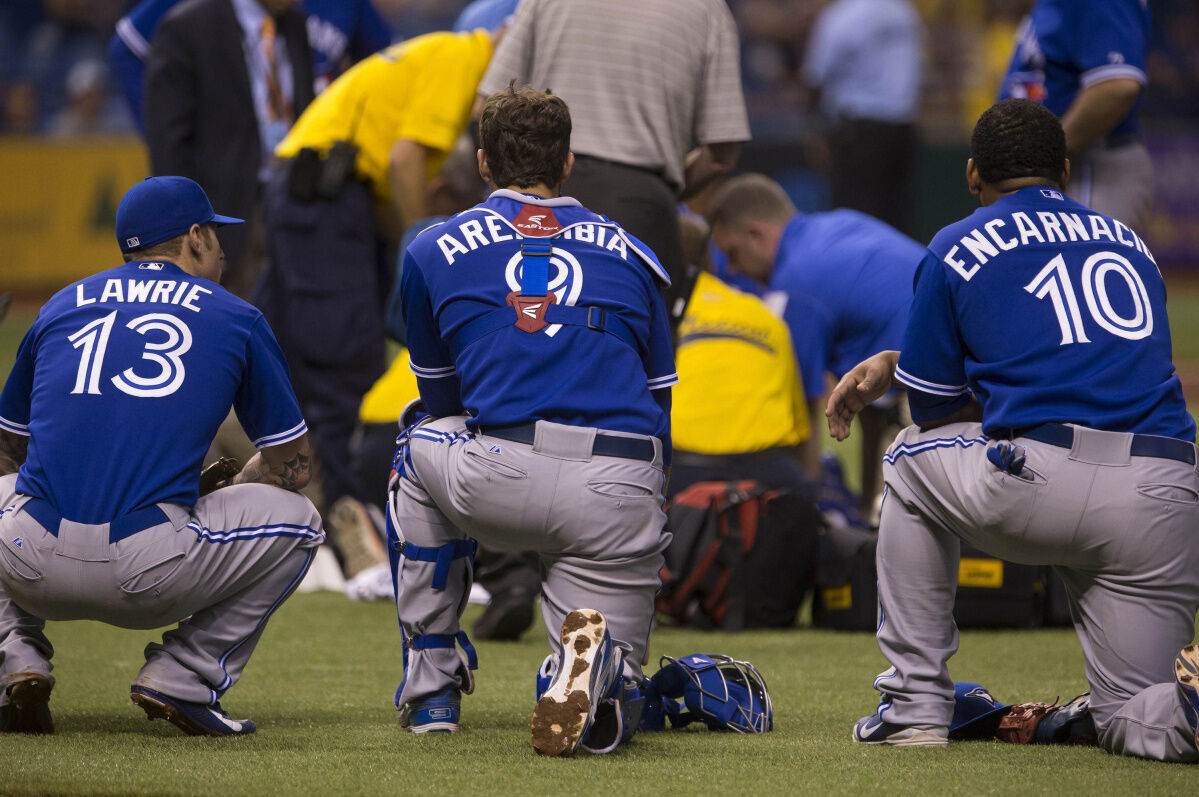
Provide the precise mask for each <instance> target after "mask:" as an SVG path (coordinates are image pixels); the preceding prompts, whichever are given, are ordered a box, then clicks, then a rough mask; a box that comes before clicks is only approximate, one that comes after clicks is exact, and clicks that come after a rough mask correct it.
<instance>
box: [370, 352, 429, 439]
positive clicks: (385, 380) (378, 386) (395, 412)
mask: <svg viewBox="0 0 1199 797" xmlns="http://www.w3.org/2000/svg"><path fill="white" fill-rule="evenodd" d="M419 396H420V389H419V388H418V387H417V386H416V374H414V373H412V369H411V368H409V367H408V350H407V349H400V354H399V356H398V357H396V358H395V361H393V362H392V364H391V367H390V368H388V369H387V373H385V374H383V376H381V377H379V379H378V380H377V381H376V382H375V384H374V385H372V386H371V389H370V390H368V391H366V395H365V396H363V397H362V404H361V405H360V406H359V408H358V420H360V421H362V422H363V423H397V422H398V421H399V420H400V411H401V410H403V409H404V406H405V405H406V404H407V403H408V402H409V401H412V399H414V398H418V397H419Z"/></svg>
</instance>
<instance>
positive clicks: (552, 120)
mask: <svg viewBox="0 0 1199 797" xmlns="http://www.w3.org/2000/svg"><path fill="white" fill-rule="evenodd" d="M570 129H571V126H570V109H569V108H567V107H566V103H565V102H564V101H563V100H562V98H561V97H555V96H554V95H553V94H551V93H550V92H549V91H536V90H534V89H532V88H529V87H528V86H525V87H523V88H519V89H518V88H515V86H514V84H509V85H508V88H506V89H502V90H500V91H497V92H496V93H495V94H492V95H491V96H490V97H488V98H487V102H486V104H485V105H484V106H483V115H482V116H481V117H480V118H479V146H480V147H482V149H483V153H484V155H486V157H487V165H488V167H489V168H490V169H491V179H492V182H494V183H495V185H497V186H499V187H500V188H503V187H506V186H510V185H514V186H516V187H517V188H529V187H532V186H534V185H537V184H538V183H542V184H545V185H547V186H550V187H556V186H559V185H561V184H562V171H563V169H564V168H565V167H566V156H567V155H568V154H569V153H570Z"/></svg>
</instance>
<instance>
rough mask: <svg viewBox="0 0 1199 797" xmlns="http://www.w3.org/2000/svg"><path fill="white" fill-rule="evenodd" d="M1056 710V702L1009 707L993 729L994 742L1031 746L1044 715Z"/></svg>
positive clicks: (1019, 704)
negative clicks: (997, 725)
mask: <svg viewBox="0 0 1199 797" xmlns="http://www.w3.org/2000/svg"><path fill="white" fill-rule="evenodd" d="M1057 708H1058V705H1057V701H1056V700H1055V701H1054V702H1052V703H1017V704H1016V705H1014V706H1009V707H1008V710H1007V711H1006V712H1004V715H1003V717H1002V718H1001V719H1000V720H999V727H998V728H996V729H995V740H996V741H998V742H1007V743H1008V744H1033V743H1034V741H1035V736H1036V732H1037V726H1038V725H1040V724H1041V720H1043V719H1045V715H1047V714H1049V713H1050V712H1051V711H1056V710H1057Z"/></svg>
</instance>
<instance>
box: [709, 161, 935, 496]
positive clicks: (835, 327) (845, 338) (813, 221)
mask: <svg viewBox="0 0 1199 797" xmlns="http://www.w3.org/2000/svg"><path fill="white" fill-rule="evenodd" d="M708 222H709V224H710V226H711V228H712V240H713V241H715V243H716V246H717V247H718V248H720V249H721V250H722V251H723V252H725V254H726V255H728V261H729V268H730V269H731V270H732V271H733V272H736V273H741V274H746V275H748V276H749V277H752V278H753V279H755V280H757V281H758V282H760V283H762V284H764V285H765V286H766V291H767V292H766V294H765V296H764V298H765V300H766V303H767V305H770V306H771V307H772V308H773V309H775V311H776V312H778V313H779V314H780V315H781V316H782V317H783V320H784V321H786V322H787V326H788V327H789V328H790V329H791V342H792V345H793V346H794V347H795V356H796V358H797V359H798V361H799V371H800V379H802V380H803V390H804V395H806V396H807V397H808V406H809V410H810V411H809V416H810V417H812V418H818V417H820V413H821V412H823V410H824V396H825V394H826V393H827V392H828V389H827V387H826V383H825V380H826V378H827V374H829V373H831V374H832V375H833V377H834V378H837V379H839V378H840V377H841V375H842V374H844V373H845V372H846V371H848V370H849V369H850V368H852V367H853V366H855V365H856V364H857V363H858V362H860V361H861V360H862V359H864V358H865V357H867V356H868V355H870V354H871V353H873V352H875V351H878V350H879V347H880V346H881V347H883V348H889V347H890V346H891V345H895V346H898V345H899V341H900V340H901V339H902V336H903V329H904V325H905V324H906V323H907V320H908V307H909V306H910V305H911V302H912V275H913V274H915V272H916V266H917V265H918V264H919V263H920V258H921V257H923V256H924V248H923V247H922V246H920V244H918V243H916V242H915V241H913V240H912V239H911V238H908V237H907V236H906V235H904V234H903V233H901V232H899V231H898V230H896V229H895V228H894V227H890V226H888V225H887V224H884V223H883V222H881V221H879V220H878V219H875V218H873V217H871V216H868V215H866V214H864V213H859V212H858V211H856V210H849V209H847V208H842V209H839V210H833V211H829V212H827V213H797V212H796V210H795V205H793V204H792V203H791V200H790V199H789V198H788V197H787V194H786V193H785V192H784V191H783V188H782V186H780V185H779V184H778V183H776V182H775V181H774V180H771V179H770V178H768V177H764V176H762V175H760V174H745V175H741V176H739V177H735V178H733V179H732V180H729V181H728V182H727V183H726V184H725V185H723V186H721V188H720V190H719V191H718V192H717V194H716V196H715V197H714V198H713V200H712V207H711V209H710V210H709V212H708ZM886 341H891V343H890V344H888V343H886ZM895 400H896V397H895V396H894V395H892V396H888V397H887V399H886V400H884V401H883V402H880V404H879V406H876V407H872V408H871V409H870V410H868V411H867V412H865V413H863V414H862V417H861V421H862V425H863V430H864V434H863V437H862V481H861V484H862V496H861V499H862V505H863V509H867V510H868V509H870V507H871V505H872V504H873V502H874V498H875V495H876V494H877V493H878V491H879V490H881V489H882V485H881V483H880V482H879V479H878V453H879V450H880V446H881V442H882V435H883V432H884V430H885V429H886V427H887V426H889V425H890V423H889V417H890V415H891V414H892V413H893V412H894V409H895ZM800 456H801V459H802V461H803V463H804V467H805V469H806V470H807V471H808V474H809V476H810V477H811V478H813V479H819V478H820V477H821V475H822V470H823V469H822V467H821V463H820V448H819V439H818V438H816V436H813V437H809V438H808V440H806V441H805V442H803V443H801V444H800Z"/></svg>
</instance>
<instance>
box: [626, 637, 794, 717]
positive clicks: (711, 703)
mask: <svg viewBox="0 0 1199 797" xmlns="http://www.w3.org/2000/svg"><path fill="white" fill-rule="evenodd" d="M650 681H651V682H652V684H653V686H654V688H655V689H656V690H657V692H658V694H659V695H660V696H661V705H662V709H663V712H664V715H665V717H669V718H670V724H671V727H674V728H680V727H682V726H684V725H687V724H688V723H691V722H702V723H704V724H705V725H707V726H708V728H710V729H712V730H731V731H736V732H738V733H765V732H767V731H769V730H771V729H773V728H774V707H773V705H772V704H771V702H770V693H769V692H768V691H767V690H766V681H765V680H764V679H763V678H762V675H761V673H759V672H758V670H757V669H756V668H755V667H754V666H753V665H752V664H750V663H749V662H747V661H736V660H735V659H733V658H731V657H729V656H721V655H719V654H711V655H705V654H703V653H692V654H691V655H690V656H683V657H682V658H680V659H674V658H671V657H670V656H663V657H662V669H661V670H659V671H658V672H657V674H655V675H654V676H653V678H651V679H650ZM680 699H681V700H682V703H680V702H679V701H680ZM646 713H647V714H648V713H650V712H649V709H648V708H647V709H646ZM665 717H662V719H665ZM651 722H652V721H651ZM661 727H662V726H661V725H658V726H657V727H648V726H647V717H646V716H645V714H643V715H642V729H643V730H660V729H661Z"/></svg>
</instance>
